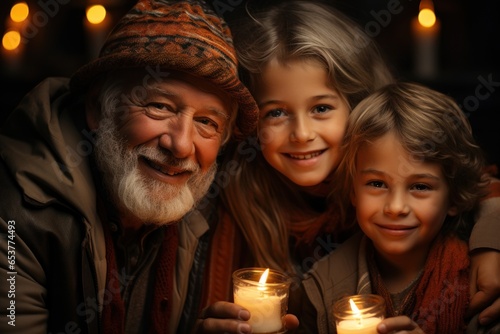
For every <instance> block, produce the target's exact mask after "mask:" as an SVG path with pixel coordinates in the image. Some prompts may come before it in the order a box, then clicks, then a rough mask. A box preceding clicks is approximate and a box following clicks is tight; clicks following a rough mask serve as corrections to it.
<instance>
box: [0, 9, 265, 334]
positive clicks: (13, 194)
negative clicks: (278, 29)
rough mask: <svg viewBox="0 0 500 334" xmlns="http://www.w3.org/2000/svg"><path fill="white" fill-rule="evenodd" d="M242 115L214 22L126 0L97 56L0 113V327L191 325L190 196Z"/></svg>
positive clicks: (193, 239) (196, 270) (199, 265)
mask: <svg viewBox="0 0 500 334" xmlns="http://www.w3.org/2000/svg"><path fill="white" fill-rule="evenodd" d="M256 120H257V106H256V105H255V102H254V100H253V98H252V97H251V95H250V94H249V92H248V91H247V89H246V88H245V87H244V86H243V85H242V84H241V82H240V81H239V79H238V78H237V64H236V57H235V52H234V50H233V47H232V40H231V36H230V32H229V29H228V27H227V25H226V24H225V22H223V21H222V20H221V19H220V18H219V17H217V16H216V15H215V14H214V13H213V11H212V10H211V9H210V8H208V7H207V6H206V5H205V4H204V3H202V2H199V1H153V0H141V1H139V2H138V3H137V5H136V6H135V7H134V8H133V9H132V10H131V11H130V12H129V13H128V14H127V15H126V16H125V17H124V18H123V19H122V20H121V21H120V22H119V23H118V25H117V26H116V27H115V29H114V30H113V31H112V32H111V34H110V36H109V38H108V40H107V41H106V43H105V45H104V46H103V49H102V50H101V54H100V56H99V58H98V59H96V60H95V61H93V62H91V63H90V64H88V65H86V66H84V67H82V68H81V69H79V70H78V71H77V72H76V73H75V74H74V75H73V76H72V78H71V79H70V80H68V79H62V78H50V79H47V80H45V81H43V82H42V83H40V84H39V85H38V86H37V87H36V88H35V89H34V90H33V91H32V92H30V93H29V94H28V95H27V96H26V97H25V98H24V99H23V101H22V102H21V103H20V105H19V106H18V107H17V108H16V110H14V111H13V112H12V114H11V116H10V117H9V118H8V119H7V121H6V122H5V123H4V124H3V125H2V126H1V129H0V154H1V160H0V189H1V190H0V192H1V198H2V200H1V202H0V231H1V232H2V235H5V236H6V239H3V240H2V242H1V243H0V251H1V253H2V255H1V256H2V258H1V260H0V277H1V279H2V283H1V284H0V296H1V298H0V300H1V302H0V304H1V311H0V314H1V317H0V318H1V319H0V332H1V333H106V334H108V333H160V332H161V333H174V332H180V333H184V332H186V331H187V330H188V329H189V328H191V327H192V326H193V324H194V321H192V320H193V318H190V317H193V315H194V317H196V314H197V312H198V307H199V305H200V303H199V301H196V300H197V299H198V298H199V291H197V287H196V286H193V285H192V284H191V285H190V277H191V278H192V277H201V275H202V272H203V267H204V265H203V259H202V258H201V256H202V255H203V254H202V251H200V247H198V245H199V238H200V237H201V236H202V235H204V234H205V233H206V231H207V230H208V229H209V225H208V223H207V221H206V217H207V216H208V214H209V213H207V212H199V211H196V210H193V211H190V210H191V209H192V208H193V207H194V206H195V205H196V203H198V201H199V200H200V199H201V198H202V197H203V196H204V195H205V193H206V192H207V190H208V188H209V186H210V184H211V182H212V180H213V178H214V174H215V171H216V158H217V154H218V152H219V149H220V147H221V145H222V144H224V143H225V142H226V141H227V140H228V139H229V138H230V136H231V135H232V134H236V135H245V134H247V133H249V132H250V131H252V129H253V128H254V127H255V124H256ZM204 207H205V208H206V209H207V210H208V208H209V206H206V205H204ZM188 212H189V215H187V216H186V217H185V218H184V219H183V220H182V221H181V219H182V218H183V217H184V216H185V215H186V214H187V213H188ZM6 282H7V284H6ZM226 306H227V307H228V309H229V314H227V317H232V318H234V319H233V320H235V321H232V322H229V323H228V324H226V325H224V326H225V327H223V328H225V329H229V330H233V331H236V330H237V327H235V325H236V324H238V322H237V320H238V317H237V314H236V315H234V312H236V313H239V309H238V308H237V307H235V306H234V305H232V306H230V305H229V304H228V305H225V304H218V306H217V305H216V307H215V309H211V312H209V313H210V314H217V312H218V311H217V308H219V310H223V312H224V310H225V309H226ZM219 312H220V311H219ZM231 312H233V313H231ZM205 313H206V312H205ZM210 314H205V315H206V316H207V317H209V316H210ZM233 315H234V316H233ZM244 315H245V314H244ZM247 319H248V317H245V316H243V317H240V320H247ZM220 323H221V322H220V321H219V322H217V321H214V322H212V324H211V326H212V327H211V329H212V330H214V331H216V330H217V325H218V324H220ZM207 324H210V323H209V322H208V323H207ZM240 325H241V324H240ZM243 325H245V324H244V323H243ZM221 326H222V325H221ZM221 328H222V327H221ZM239 328H240V330H245V329H248V326H247V327H245V326H243V327H241V326H240V327H239Z"/></svg>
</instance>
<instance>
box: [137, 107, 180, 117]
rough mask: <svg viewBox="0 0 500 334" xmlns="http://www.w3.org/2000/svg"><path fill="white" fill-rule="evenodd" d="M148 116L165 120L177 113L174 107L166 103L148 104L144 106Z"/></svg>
mask: <svg viewBox="0 0 500 334" xmlns="http://www.w3.org/2000/svg"><path fill="white" fill-rule="evenodd" d="M144 110H145V113H146V115H148V116H149V117H152V118H155V119H158V118H165V117H167V116H168V115H169V114H171V113H175V110H174V108H173V107H172V106H170V105H168V104H165V103H148V104H147V105H145V106H144Z"/></svg>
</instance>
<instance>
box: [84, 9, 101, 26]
mask: <svg viewBox="0 0 500 334" xmlns="http://www.w3.org/2000/svg"><path fill="white" fill-rule="evenodd" d="M86 13H87V20H88V21H89V22H90V23H92V24H99V23H101V22H102V21H104V19H105V18H106V8H104V6H101V5H94V6H90V7H88V8H87V12H86Z"/></svg>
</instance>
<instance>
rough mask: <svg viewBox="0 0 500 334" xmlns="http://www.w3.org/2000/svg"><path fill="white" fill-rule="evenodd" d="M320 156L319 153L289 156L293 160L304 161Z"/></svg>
mask: <svg viewBox="0 0 500 334" xmlns="http://www.w3.org/2000/svg"><path fill="white" fill-rule="evenodd" d="M320 154H321V152H315V153H311V154H305V155H295V154H290V156H291V157H292V158H294V159H300V160H306V159H311V158H314V157H317V156H318V155H320Z"/></svg>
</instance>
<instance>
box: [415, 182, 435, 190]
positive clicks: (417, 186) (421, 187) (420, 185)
mask: <svg viewBox="0 0 500 334" xmlns="http://www.w3.org/2000/svg"><path fill="white" fill-rule="evenodd" d="M412 189H414V190H418V191H425V190H431V189H432V188H431V187H430V186H429V185H427V184H424V183H417V184H414V185H413V186H412Z"/></svg>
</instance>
